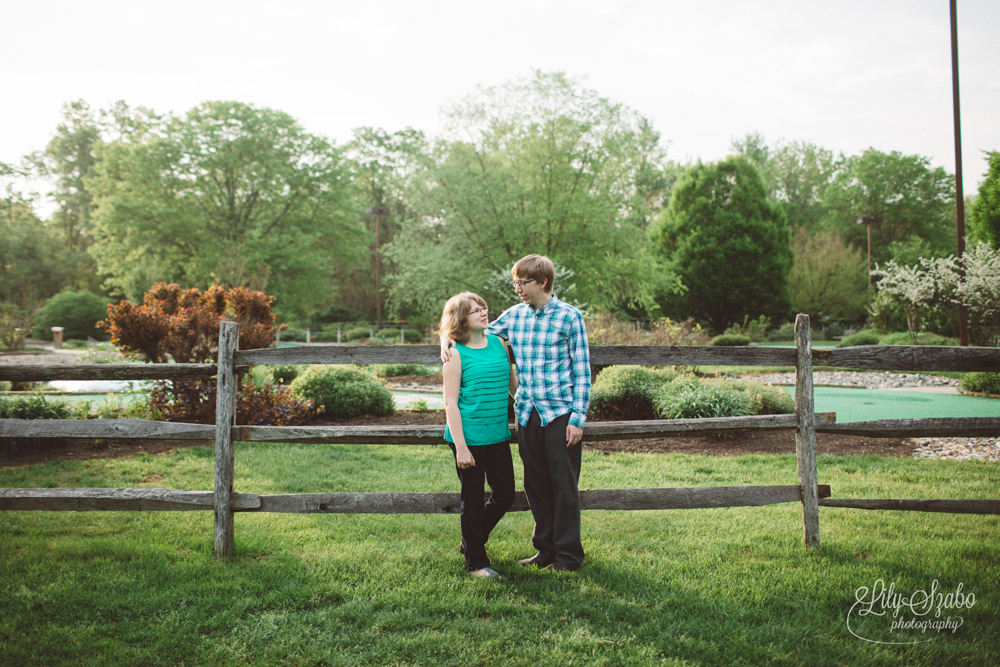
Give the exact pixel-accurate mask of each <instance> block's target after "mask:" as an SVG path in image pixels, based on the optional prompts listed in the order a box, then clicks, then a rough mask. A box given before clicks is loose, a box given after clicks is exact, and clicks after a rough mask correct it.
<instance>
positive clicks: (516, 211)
mask: <svg viewBox="0 0 1000 667" xmlns="http://www.w3.org/2000/svg"><path fill="white" fill-rule="evenodd" d="M446 119H447V123H446V134H445V135H444V136H443V137H442V138H440V139H439V140H438V141H436V142H435V143H434V144H433V145H432V146H431V147H430V149H429V155H428V162H429V166H428V168H427V169H426V170H424V171H422V172H421V173H419V174H417V176H416V177H415V178H414V179H413V184H412V186H411V188H410V190H409V192H410V195H409V196H410V199H411V202H412V206H413V207H414V208H415V209H416V210H417V211H418V212H419V216H414V217H412V218H409V219H407V220H403V221H402V222H401V228H400V229H399V231H398V232H397V233H396V236H395V239H394V240H393V242H392V243H391V244H389V246H388V247H387V248H386V256H387V257H389V258H390V259H391V260H392V261H393V262H394V264H395V266H396V269H397V271H396V274H395V275H394V276H393V277H392V279H391V281H390V286H389V289H390V298H391V300H392V303H393V305H394V307H395V308H396V309H403V308H413V309H421V310H423V311H424V312H428V313H429V312H433V311H439V309H440V307H441V303H443V301H444V300H445V298H447V296H449V295H450V294H453V293H454V292H456V291H459V290H461V289H471V290H474V291H475V290H481V289H483V287H484V285H485V284H486V282H487V281H488V280H489V277H490V276H491V275H493V274H495V273H497V272H509V270H510V267H511V266H512V265H513V264H514V262H515V261H516V260H517V259H519V258H520V257H522V256H523V255H525V254H529V253H532V252H537V253H539V254H543V255H547V256H548V257H550V258H552V260H553V261H554V262H555V263H556V264H557V265H558V266H560V267H563V268H565V269H568V270H571V271H572V272H573V274H574V275H575V282H576V286H577V290H578V294H580V295H581V298H583V299H584V300H586V301H587V302H589V303H590V304H592V305H596V306H601V307H606V308H619V307H627V306H632V307H639V308H642V309H645V308H647V307H655V298H654V297H655V296H656V294H657V292H658V291H661V292H662V291H667V290H669V289H670V288H671V282H670V276H669V274H665V273H664V272H662V271H658V270H657V267H656V264H655V262H654V261H653V258H652V257H651V256H650V255H649V254H648V252H647V250H646V248H645V244H644V243H643V239H644V236H645V233H646V228H647V226H648V223H649V220H650V218H651V215H652V213H653V210H652V208H651V207H652V206H654V205H655V202H656V201H658V199H659V198H662V192H661V189H662V188H663V187H666V184H667V182H668V181H667V179H666V176H665V171H664V165H663V159H664V156H663V151H662V149H660V147H659V145H658V142H659V136H658V134H657V133H656V132H655V131H654V130H653V129H652V127H651V125H650V123H649V121H648V120H646V119H645V118H643V117H642V116H640V115H638V114H636V113H635V112H634V111H632V110H630V109H628V108H626V107H624V106H622V105H621V104H617V103H614V102H611V101H609V100H607V99H605V98H602V97H600V96H599V95H598V94H597V93H596V92H594V91H591V90H586V89H584V88H582V87H581V86H580V85H578V84H577V83H575V82H574V81H572V80H570V79H568V78H567V77H566V76H565V75H563V74H544V73H540V72H539V73H536V75H535V76H534V77H533V78H531V79H529V80H526V81H519V82H515V83H511V84H507V85H504V86H500V87H497V88H489V89H486V90H483V91H480V92H479V93H478V94H476V95H473V96H471V97H469V98H467V99H465V100H463V101H461V102H459V103H458V104H456V105H454V106H453V107H451V108H450V109H448V110H447V112H446ZM555 289H556V292H557V293H558V290H559V285H555Z"/></svg>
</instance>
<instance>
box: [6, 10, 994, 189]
mask: <svg viewBox="0 0 1000 667" xmlns="http://www.w3.org/2000/svg"><path fill="white" fill-rule="evenodd" d="M958 5H959V6H958V18H959V57H960V66H961V71H960V76H961V85H962V88H961V105H962V139H963V142H962V150H963V156H964V160H963V162H964V172H965V178H964V180H965V189H966V193H967V194H972V193H973V192H974V190H975V188H976V187H978V184H979V183H980V182H981V180H982V175H983V173H984V172H985V171H986V163H985V161H984V159H983V151H987V150H1000V39H998V35H1000V2H998V0H959V2H958ZM948 8H949V5H948V0H822V1H820V0H756V1H748V0H717V1H714V0H703V1H701V2H697V1H691V0H684V1H681V0H649V1H647V0H620V1H615V0H606V1H600V0H504V1H503V2H500V1H497V0H494V1H490V2H475V1H473V0H464V1H450V0H386V1H379V0H367V1H362V2H343V1H342V0H324V1H319V0H283V1H282V2H262V1H254V0H240V1H239V2H233V1H230V0H224V1H223V0H193V1H192V0H175V1H174V2H169V3H167V2H158V1H155V0H149V1H143V0H129V1H127V2H126V1H120V0H90V1H89V2H88V1H80V0H73V1H67V0H52V1H49V0H31V1H22V2H13V1H11V2H7V3H5V7H4V10H3V14H2V15H3V26H4V29H3V40H2V42H0V77H2V81H3V84H4V85H3V87H4V95H3V104H2V105H0V119H2V131H0V161H5V162H17V161H18V160H19V159H20V157H21V156H23V155H24V154H26V153H28V152H31V151H35V150H40V149H43V148H44V147H45V144H46V143H47V142H48V140H49V139H50V138H51V136H52V133H53V131H54V130H55V127H56V125H57V124H58V123H59V119H60V111H61V107H62V105H63V103H64V102H66V101H68V100H73V99H78V98H83V99H85V100H87V101H88V102H89V103H90V104H91V106H92V107H94V108H99V107H105V106H108V105H110V104H111V103H113V102H114V101H116V100H125V101H126V102H127V103H128V104H129V105H131V106H146V107H150V108H152V109H154V110H156V111H158V112H161V113H166V112H173V113H178V114H180V113H184V112H186V111H187V110H189V109H190V108H192V107H194V106H195V105H197V104H199V103H201V102H203V101H208V100H223V99H225V100H238V101H242V102H247V103H251V104H254V105H258V106H266V107H272V108H275V109H279V110H282V111H285V112H287V113H289V114H291V115H292V116H294V117H295V118H297V119H298V120H299V121H300V122H301V123H302V125H303V126H304V127H305V129H306V130H308V131H309V132H312V133H315V134H321V135H325V136H327V137H330V138H331V139H333V140H334V141H335V142H337V143H343V142H345V141H347V140H349V139H350V138H351V131H352V129H353V128H356V127H360V126H365V125H369V126H375V127H382V128H384V129H386V130H389V131H394V130H398V129H402V128H404V127H407V126H411V127H415V128H418V129H422V130H425V131H427V132H431V133H432V132H433V131H434V130H435V129H436V127H437V125H438V114H439V110H440V109H441V107H442V106H444V105H446V104H448V103H450V102H452V101H455V100H458V99H460V98H462V97H465V96H467V95H469V94H471V93H473V92H475V90H476V87H477V86H484V87H487V86H492V85H499V84H502V83H504V82H507V81H513V80H516V79H521V78H525V77H528V76H530V75H531V73H532V71H533V70H534V69H540V70H543V71H564V72H566V73H567V74H569V75H570V76H572V77H575V78H582V79H584V83H585V85H586V86H587V87H588V88H591V89H593V90H596V91H597V92H598V93H600V94H601V95H602V96H604V97H607V98H609V99H611V100H614V101H618V102H623V103H625V104H626V105H628V106H630V107H632V108H633V109H634V110H636V111H637V112H639V113H640V114H642V115H644V116H646V117H647V118H649V119H651V120H652V121H653V125H654V127H655V128H656V129H657V130H658V131H659V132H660V134H661V135H662V138H663V142H664V144H665V145H666V146H667V149H668V157H670V158H671V159H674V160H677V161H680V162H687V161H693V160H697V159H701V160H704V161H713V160H717V159H720V158H722V157H724V156H725V155H726V154H728V153H729V149H730V143H731V141H732V139H733V138H734V137H742V136H743V135H745V134H746V133H747V132H752V131H759V132H761V133H763V134H764V136H765V137H766V138H767V140H768V141H769V142H772V141H775V140H778V139H785V140H796V139H799V140H807V141H812V142H814V143H816V144H818V145H820V146H823V147H825V148H829V149H832V150H834V151H837V152H839V151H843V152H844V153H847V154H857V153H860V152H861V151H863V150H865V149H866V148H868V147H874V148H876V149H878V150H881V151H885V152H889V151H894V150H895V151H901V152H903V153H905V154H920V155H925V156H927V157H929V158H930V159H931V162H932V164H933V165H934V166H941V167H944V168H945V169H947V170H948V171H949V172H952V173H953V172H954V171H955V148H954V126H953V116H952V88H951V42H950V27H949V9H948Z"/></svg>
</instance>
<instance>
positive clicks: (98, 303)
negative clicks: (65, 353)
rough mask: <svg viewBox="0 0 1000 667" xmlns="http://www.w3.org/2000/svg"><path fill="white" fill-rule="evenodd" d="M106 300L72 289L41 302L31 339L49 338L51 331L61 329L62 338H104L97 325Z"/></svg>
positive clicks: (104, 314)
mask: <svg viewBox="0 0 1000 667" xmlns="http://www.w3.org/2000/svg"><path fill="white" fill-rule="evenodd" d="M110 302H111V300H110V299H108V298H106V297H103V296H97V295H96V294H94V293H92V292H88V291H87V290H74V289H72V288H70V289H67V290H64V291H62V292H60V293H59V294H56V295H55V296H53V297H52V298H51V299H49V300H48V301H46V302H45V304H44V305H43V306H42V309H41V310H40V311H39V312H38V316H37V317H36V318H35V320H36V321H35V335H36V336H38V337H39V338H51V337H52V327H63V338H64V339H65V338H83V339H84V340H86V339H87V338H106V336H105V334H104V332H103V331H101V329H99V328H98V326H97V324H98V321H99V320H102V319H104V317H105V316H106V315H107V314H108V304H109V303H110Z"/></svg>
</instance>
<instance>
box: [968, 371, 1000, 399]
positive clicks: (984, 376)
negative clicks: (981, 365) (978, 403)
mask: <svg viewBox="0 0 1000 667" xmlns="http://www.w3.org/2000/svg"><path fill="white" fill-rule="evenodd" d="M959 384H960V385H961V386H962V389H964V390H965V391H974V392H976V393H981V394H1000V373H966V374H965V375H963V376H962V379H961V380H959Z"/></svg>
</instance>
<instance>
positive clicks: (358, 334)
mask: <svg viewBox="0 0 1000 667" xmlns="http://www.w3.org/2000/svg"><path fill="white" fill-rule="evenodd" d="M370 334H371V329H361V328H358V329H351V330H350V331H348V332H346V333H345V334H344V337H345V338H346V339H347V340H358V339H359V338H368V336H369V335H370Z"/></svg>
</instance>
